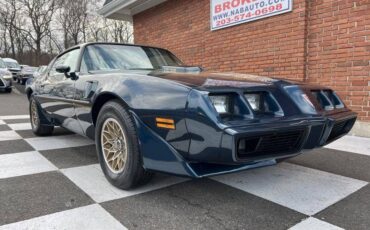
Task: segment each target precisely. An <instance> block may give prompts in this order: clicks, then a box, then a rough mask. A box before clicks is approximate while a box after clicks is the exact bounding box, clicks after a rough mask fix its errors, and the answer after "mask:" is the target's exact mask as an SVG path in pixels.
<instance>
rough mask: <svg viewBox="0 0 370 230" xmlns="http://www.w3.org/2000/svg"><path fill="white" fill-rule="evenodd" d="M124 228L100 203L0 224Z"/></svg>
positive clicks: (0, 229) (22, 228) (5, 229)
mask: <svg viewBox="0 0 370 230" xmlns="http://www.w3.org/2000/svg"><path fill="white" fill-rule="evenodd" d="M49 229H54V230H61V229H63V230H64V229H68V230H80V229H89V230H95V229H96V230H101V229H109V230H124V229H127V228H125V227H124V226H123V225H122V224H121V223H120V222H119V221H118V220H116V219H115V218H114V217H113V216H112V215H110V214H109V213H108V212H107V211H105V209H104V208H102V207H101V206H100V205H98V204H93V205H89V206H85V207H80V208H75V209H71V210H67V211H63V212H57V213H53V214H49V215H45V216H41V217H36V218H33V219H29V220H25V221H20V222H16V223H12V224H8V225H3V226H0V230H49Z"/></svg>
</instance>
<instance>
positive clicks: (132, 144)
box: [95, 100, 153, 190]
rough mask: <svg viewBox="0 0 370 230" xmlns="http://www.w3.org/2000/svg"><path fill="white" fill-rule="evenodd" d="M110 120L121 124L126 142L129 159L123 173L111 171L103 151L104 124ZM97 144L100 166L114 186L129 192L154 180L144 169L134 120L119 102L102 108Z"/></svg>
mask: <svg viewBox="0 0 370 230" xmlns="http://www.w3.org/2000/svg"><path fill="white" fill-rule="evenodd" d="M108 119H114V120H115V121H117V122H118V123H119V125H120V126H121V128H122V130H123V132H124V136H125V140H126V149H127V151H126V156H127V157H126V161H125V164H124V166H123V171H122V172H118V173H114V172H113V171H112V170H111V169H110V167H109V166H108V163H107V162H106V160H105V158H104V153H103V150H102V143H101V132H102V128H103V125H104V122H105V121H107V120H108ZM95 142H96V148H97V152H98V158H99V162H100V166H101V168H102V170H103V172H104V174H105V177H106V178H107V180H108V181H109V182H110V183H111V184H112V185H114V186H116V187H118V188H120V189H125V190H127V189H131V188H135V187H137V186H139V185H142V184H145V183H147V182H148V181H149V180H150V179H151V178H152V176H153V173H151V172H148V171H146V170H145V169H144V168H143V163H142V157H141V154H140V150H139V141H138V138H137V135H136V126H135V123H134V120H133V118H132V117H131V115H130V114H129V112H128V111H127V110H126V108H125V107H124V106H123V105H122V104H121V103H120V102H119V101H117V100H112V101H109V102H107V103H106V104H104V105H103V107H102V108H101V110H100V112H99V115H98V118H97V122H96V131H95Z"/></svg>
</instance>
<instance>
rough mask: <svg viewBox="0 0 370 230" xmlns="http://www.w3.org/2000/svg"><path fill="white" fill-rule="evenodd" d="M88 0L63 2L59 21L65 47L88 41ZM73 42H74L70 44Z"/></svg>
mask: <svg viewBox="0 0 370 230" xmlns="http://www.w3.org/2000/svg"><path fill="white" fill-rule="evenodd" d="M88 3H89V1H88V0H74V1H71V2H69V3H68V4H64V3H61V5H60V14H59V19H58V20H59V22H60V24H61V26H62V29H63V33H64V48H68V47H69V46H71V45H77V44H78V43H80V41H83V42H85V41H86V23H87V8H88ZM70 43H72V44H70Z"/></svg>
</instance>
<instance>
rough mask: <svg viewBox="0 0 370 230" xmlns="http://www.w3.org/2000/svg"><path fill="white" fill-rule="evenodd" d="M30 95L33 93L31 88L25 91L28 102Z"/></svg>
mask: <svg viewBox="0 0 370 230" xmlns="http://www.w3.org/2000/svg"><path fill="white" fill-rule="evenodd" d="M32 93H33V90H32V89H31V88H28V89H26V94H27V98H28V100H30V98H31V95H32Z"/></svg>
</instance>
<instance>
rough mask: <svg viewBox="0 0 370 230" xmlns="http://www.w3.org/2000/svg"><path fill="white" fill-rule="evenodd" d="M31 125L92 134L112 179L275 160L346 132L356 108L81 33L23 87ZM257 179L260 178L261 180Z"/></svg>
mask: <svg viewBox="0 0 370 230" xmlns="http://www.w3.org/2000/svg"><path fill="white" fill-rule="evenodd" d="M26 93H27V96H28V98H29V102H30V104H29V110H30V117H31V125H32V130H33V132H34V133H35V134H36V135H51V134H52V133H53V129H54V126H62V127H65V128H67V129H69V130H71V131H73V132H76V133H79V134H81V135H84V136H87V137H89V138H91V139H93V140H95V143H96V149H97V153H98V157H99V161H100V165H101V167H102V170H103V172H104V174H105V176H106V178H107V179H108V181H110V183H112V184H113V185H115V186H117V187H119V188H122V189H129V188H132V187H135V186H137V185H140V184H142V183H145V182H146V181H148V180H149V179H150V177H151V175H152V172H155V171H159V172H165V173H171V174H175V175H181V176H189V177H195V178H201V177H207V176H212V175H219V174H223V173H231V172H236V171H240V170H245V169H250V168H255V167H262V166H268V165H273V164H276V163H277V162H280V161H282V160H284V159H287V158H289V157H293V156H296V155H298V154H300V153H301V152H302V151H303V150H305V151H306V150H311V149H314V148H317V147H322V146H324V145H326V144H328V143H330V142H332V141H334V140H336V139H338V138H340V137H341V136H343V135H345V134H347V133H348V132H349V131H350V129H351V128H352V126H353V125H354V122H355V120H356V118H357V114H356V113H354V112H352V111H351V110H350V109H348V108H347V107H346V106H345V105H344V103H343V101H342V100H341V99H340V98H339V97H338V96H337V94H336V93H335V92H334V91H333V90H331V89H329V88H327V87H323V86H316V85H309V84H303V83H301V82H300V83H298V82H292V81H287V80H281V79H273V78H269V77H260V76H255V75H248V74H238V73H219V72H207V71H203V70H202V69H201V68H199V67H187V66H186V65H184V64H183V63H182V62H181V61H180V60H179V59H178V58H177V57H176V56H175V55H173V54H172V53H171V52H169V51H167V50H165V49H161V48H155V47H148V46H137V45H125V44H116V43H88V44H83V45H79V46H75V47H73V48H71V49H68V50H66V51H64V52H63V53H61V54H60V55H58V56H57V57H56V58H55V59H54V60H53V61H52V62H51V64H50V68H49V69H48V73H47V74H46V75H45V78H44V77H42V78H36V79H35V80H34V81H33V83H32V85H30V87H28V88H27V91H26ZM262 183H265V182H263V181H262Z"/></svg>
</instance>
